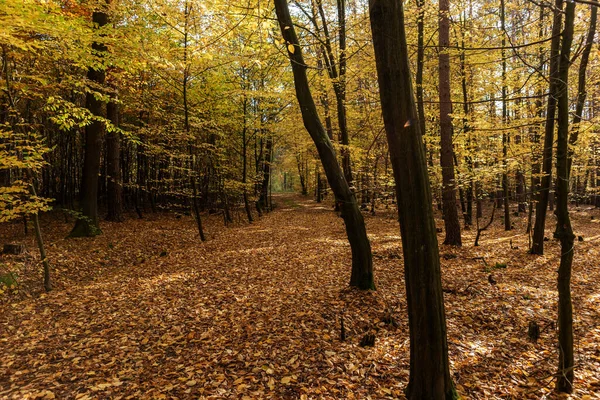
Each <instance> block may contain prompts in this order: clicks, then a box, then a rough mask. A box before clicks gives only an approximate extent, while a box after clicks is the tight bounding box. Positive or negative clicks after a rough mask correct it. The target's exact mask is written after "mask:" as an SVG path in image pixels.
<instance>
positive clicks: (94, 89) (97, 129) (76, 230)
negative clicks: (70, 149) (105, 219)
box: [69, 4, 108, 237]
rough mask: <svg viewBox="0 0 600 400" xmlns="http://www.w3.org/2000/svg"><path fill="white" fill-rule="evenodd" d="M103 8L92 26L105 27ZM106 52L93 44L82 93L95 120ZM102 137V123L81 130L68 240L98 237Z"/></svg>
mask: <svg viewBox="0 0 600 400" xmlns="http://www.w3.org/2000/svg"><path fill="white" fill-rule="evenodd" d="M106 6H107V4H104V5H101V6H100V7H101V8H100V9H97V10H95V11H94V12H93V14H92V22H93V23H94V25H95V26H96V27H97V28H98V29H101V28H102V27H103V26H105V25H106V24H107V23H108V13H107V12H108V11H107V10H106ZM106 50H107V48H106V45H105V44H104V43H102V42H101V41H99V40H98V41H94V43H93V44H92V52H93V53H95V55H96V57H98V58H99V60H98V61H97V62H96V64H95V65H93V66H90V67H89V68H88V73H87V78H88V80H89V81H90V83H91V84H90V87H89V88H88V92H87V93H86V100H85V104H86V107H87V109H88V110H89V111H90V113H91V114H93V115H94V116H96V117H102V116H103V113H104V107H103V104H104V102H103V101H102V99H101V98H100V91H101V90H102V86H103V85H104V81H105V79H106V73H105V69H104V66H103V62H102V60H101V59H102V57H103V53H105V52H106ZM103 134H104V123H103V122H102V121H101V120H100V119H94V120H92V122H91V123H90V124H89V125H87V126H86V127H85V152H84V158H83V175H82V178H81V190H80V192H79V193H80V199H81V216H80V217H79V218H78V219H77V221H76V222H75V226H74V227H73V230H72V231H71V233H70V234H69V236H71V237H81V236H95V235H97V234H99V233H100V225H99V223H98V175H99V173H100V155H101V152H102V136H103Z"/></svg>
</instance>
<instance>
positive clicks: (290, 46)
mask: <svg viewBox="0 0 600 400" xmlns="http://www.w3.org/2000/svg"><path fill="white" fill-rule="evenodd" d="M287 48H288V51H289V52H290V53H292V54H294V52H295V51H296V49H295V48H294V45H293V44H288V46H287Z"/></svg>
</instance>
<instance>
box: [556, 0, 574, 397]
mask: <svg viewBox="0 0 600 400" xmlns="http://www.w3.org/2000/svg"><path fill="white" fill-rule="evenodd" d="M574 20H575V3H574V2H572V1H567V2H566V7H565V26H564V29H563V33H562V41H563V43H562V50H561V54H560V67H559V76H558V85H557V90H558V93H559V97H558V134H557V144H556V177H557V179H556V196H557V204H556V212H555V214H556V237H557V238H558V239H559V240H560V253H561V256H560V266H559V268H558V350H559V351H558V355H559V361H558V373H557V377H558V378H557V381H556V390H557V391H559V392H564V393H571V392H572V391H573V378H574V376H575V374H574V371H573V368H574V366H575V364H574V356H573V306H572V304H571V269H572V264H573V246H574V239H575V235H574V234H573V229H572V227H571V220H570V218H569V208H568V206H569V202H568V196H569V165H568V164H569V163H568V158H569V157H568V140H569V82H568V81H569V65H570V57H571V43H572V42H573V23H574Z"/></svg>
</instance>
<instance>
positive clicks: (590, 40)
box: [568, 5, 598, 175]
mask: <svg viewBox="0 0 600 400" xmlns="http://www.w3.org/2000/svg"><path fill="white" fill-rule="evenodd" d="M590 8H591V10H590V28H589V30H588V33H587V36H586V40H585V46H584V48H583V52H582V53H581V63H580V64H579V79H578V82H577V103H576V105H575V116H574V117H573V130H572V132H571V135H570V136H569V145H570V146H574V145H575V143H577V139H578V138H579V123H580V122H581V114H583V106H584V105H585V99H586V98H587V92H586V89H585V81H586V79H587V76H586V70H587V66H588V62H589V60H590V52H591V50H592V45H593V44H594V36H595V34H596V20H597V19H598V7H597V6H594V5H592V6H590ZM572 164H573V151H572V150H571V151H569V158H568V170H569V175H570V174H571V166H572Z"/></svg>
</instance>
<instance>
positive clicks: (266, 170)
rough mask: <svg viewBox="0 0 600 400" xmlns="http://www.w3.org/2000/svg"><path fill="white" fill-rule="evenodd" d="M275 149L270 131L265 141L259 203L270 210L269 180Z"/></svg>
mask: <svg viewBox="0 0 600 400" xmlns="http://www.w3.org/2000/svg"><path fill="white" fill-rule="evenodd" d="M272 149H273V137H272V135H271V133H270V132H269V134H268V136H267V139H266V143H265V155H264V159H263V164H262V174H263V175H262V176H263V179H262V184H261V186H260V196H259V198H258V203H259V204H260V208H261V209H262V210H266V211H270V209H269V182H270V179H271V158H272Z"/></svg>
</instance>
